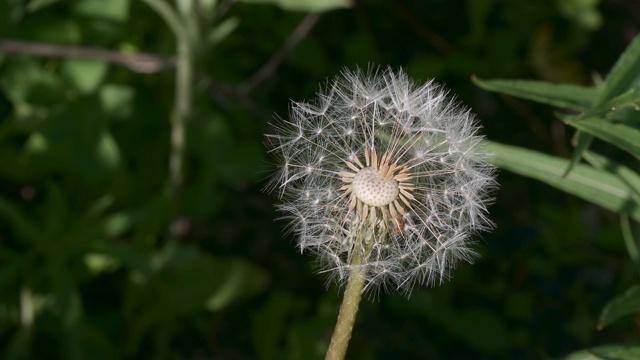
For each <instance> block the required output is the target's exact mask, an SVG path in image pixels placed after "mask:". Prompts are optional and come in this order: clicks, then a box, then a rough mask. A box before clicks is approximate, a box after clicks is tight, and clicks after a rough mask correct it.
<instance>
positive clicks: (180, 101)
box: [143, 0, 194, 202]
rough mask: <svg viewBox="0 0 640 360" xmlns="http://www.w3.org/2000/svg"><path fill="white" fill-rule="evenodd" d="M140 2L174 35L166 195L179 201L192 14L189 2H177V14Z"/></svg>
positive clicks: (151, 0) (154, 2)
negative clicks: (167, 192) (174, 76)
mask: <svg viewBox="0 0 640 360" xmlns="http://www.w3.org/2000/svg"><path fill="white" fill-rule="evenodd" d="M143 1H144V2H145V3H147V5H149V6H150V7H151V8H152V9H153V10H154V11H155V12H156V13H157V14H158V15H160V17H162V19H163V20H164V21H165V22H166V23H167V25H168V26H169V28H170V29H171V31H172V32H173V34H174V36H175V38H176V48H177V49H176V85H175V94H174V102H173V110H172V114H171V142H170V143H171V148H170V153H169V194H170V196H171V198H172V199H173V200H174V201H177V202H179V200H180V197H181V192H182V185H183V181H184V176H183V172H184V170H183V158H184V144H185V127H186V122H187V119H188V118H189V116H190V115H191V108H192V103H191V102H192V88H191V87H192V82H193V58H192V57H193V53H192V48H191V46H192V41H191V38H190V35H189V31H188V29H187V25H188V24H187V22H188V21H190V19H192V18H193V15H194V14H193V13H192V7H191V6H190V4H189V2H188V1H187V2H183V3H180V2H177V3H176V5H177V6H178V8H179V9H181V10H183V11H184V12H183V13H181V14H180V15H178V14H177V13H176V11H175V10H174V9H172V8H171V7H170V6H169V4H167V3H166V2H164V1H160V0H143ZM185 12H186V13H185Z"/></svg>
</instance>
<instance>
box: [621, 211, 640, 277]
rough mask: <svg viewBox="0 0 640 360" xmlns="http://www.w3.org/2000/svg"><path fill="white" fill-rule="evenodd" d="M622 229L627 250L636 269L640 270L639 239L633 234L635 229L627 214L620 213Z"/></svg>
mask: <svg viewBox="0 0 640 360" xmlns="http://www.w3.org/2000/svg"><path fill="white" fill-rule="evenodd" d="M620 229H621V230H622V238H623V239H624V244H625V246H626V247H627V252H628V253H629V257H630V258H631V261H633V265H635V267H636V270H638V271H640V248H639V247H638V241H636V239H635V238H634V236H633V230H632V229H631V220H629V217H628V216H627V215H626V214H621V215H620Z"/></svg>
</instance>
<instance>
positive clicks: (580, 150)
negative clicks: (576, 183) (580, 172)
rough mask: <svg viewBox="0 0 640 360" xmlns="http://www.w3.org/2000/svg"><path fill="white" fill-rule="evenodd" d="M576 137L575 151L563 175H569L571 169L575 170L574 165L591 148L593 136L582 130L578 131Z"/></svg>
mask: <svg viewBox="0 0 640 360" xmlns="http://www.w3.org/2000/svg"><path fill="white" fill-rule="evenodd" d="M574 139H575V148H574V149H573V153H571V161H570V162H569V166H568V167H567V169H566V170H565V171H564V174H562V176H563V177H565V176H567V175H568V174H569V173H570V172H571V170H573V167H574V166H576V164H578V163H579V162H580V159H582V155H583V154H584V152H585V151H587V149H589V146H591V142H592V141H593V136H591V135H589V134H585V133H584V132H582V131H576V133H575V135H574Z"/></svg>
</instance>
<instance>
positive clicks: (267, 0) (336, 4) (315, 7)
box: [239, 0, 352, 12]
mask: <svg viewBox="0 0 640 360" xmlns="http://www.w3.org/2000/svg"><path fill="white" fill-rule="evenodd" d="M239 2H244V3H249V4H272V5H276V6H279V7H281V8H282V9H284V10H289V11H305V12H322V11H329V10H334V9H341V8H348V7H351V6H352V0H239Z"/></svg>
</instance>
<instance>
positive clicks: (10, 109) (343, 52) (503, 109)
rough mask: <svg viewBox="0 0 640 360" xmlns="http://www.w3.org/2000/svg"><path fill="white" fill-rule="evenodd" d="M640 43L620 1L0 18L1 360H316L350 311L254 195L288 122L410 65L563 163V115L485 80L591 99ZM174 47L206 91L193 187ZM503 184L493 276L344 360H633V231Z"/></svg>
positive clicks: (502, 134)
mask: <svg viewBox="0 0 640 360" xmlns="http://www.w3.org/2000/svg"><path fill="white" fill-rule="evenodd" d="M189 5H191V7H190V6H189ZM163 9H164V10H163ZM167 9H168V10H167ZM306 11H322V12H321V13H320V14H319V15H314V14H312V15H308V14H306ZM167 14H169V15H167ZM638 24H640V13H639V12H638V9H637V6H636V5H635V4H634V2H632V1H617V0H602V1H593V0H591V1H585V0H553V1H551V0H550V1H540V2H538V1H535V2H534V1H528V0H503V1H499V0H469V1H467V2H462V1H460V2H453V3H452V2H448V1H438V0H429V1H394V2H384V1H375V0H369V1H358V2H355V3H354V2H351V1H340V0H305V1H282V0H281V1H275V0H273V1H267V0H263V1H257V0H252V1H248V0H247V1H240V0H238V1H228V0H218V1H216V0H200V1H176V2H175V3H174V2H172V1H169V0H147V1H144V2H142V1H132V0H75V1H64V0H8V1H3V2H0V357H2V358H6V359H121V358H125V359H137V358H140V359H150V358H156V359H196V358H212V359H263V360H268V359H316V358H322V357H323V355H324V351H325V349H326V346H327V342H328V338H329V335H330V332H331V329H332V326H333V324H334V321H335V317H336V314H337V309H338V306H339V294H338V292H337V291H336V289H335V288H334V287H333V286H328V288H326V287H325V286H324V284H323V283H322V279H321V278H319V277H318V276H317V275H316V274H314V273H313V265H312V260H313V259H310V258H309V257H307V256H304V255H302V256H301V255H300V254H298V253H297V252H296V251H295V248H294V245H293V242H292V240H291V239H290V238H289V235H288V234H283V232H282V228H283V227H284V224H283V223H282V222H274V221H273V219H274V217H275V216H276V215H275V213H274V211H273V210H272V206H271V203H272V202H273V200H274V199H272V198H271V197H270V196H267V195H264V194H262V193H261V191H260V190H261V187H262V186H263V184H264V182H263V180H264V179H265V178H266V177H267V176H268V174H269V171H270V169H269V167H270V166H269V163H268V157H267V154H266V153H265V150H264V149H263V146H262V142H263V135H262V134H263V133H265V132H267V130H268V127H269V121H270V119H271V118H272V117H273V116H274V115H273V114H274V113H276V114H279V116H283V117H284V116H286V113H287V106H288V102H289V99H293V100H300V99H304V98H310V97H312V95H313V93H314V92H315V91H316V90H317V88H318V84H321V83H323V82H324V80H325V79H326V78H327V77H331V76H333V75H334V74H336V73H337V72H338V71H340V69H341V68H343V67H344V66H347V67H354V66H356V65H360V66H366V64H367V63H370V62H373V63H380V64H389V65H392V66H403V67H406V69H407V70H408V72H409V75H410V76H412V77H413V78H415V79H416V80H418V81H420V80H425V79H428V78H430V77H437V80H438V81H439V82H441V83H444V84H446V85H447V86H448V87H449V88H451V89H452V92H453V93H455V94H457V96H458V98H459V99H461V100H462V101H463V102H464V103H465V104H466V105H468V106H470V107H471V108H472V109H473V110H474V112H476V113H477V114H478V117H479V119H480V121H481V124H482V125H483V126H484V133H485V134H486V135H487V136H488V138H490V139H492V140H495V141H498V142H504V143H509V144H514V145H518V146H521V147H526V148H530V149H536V150H539V151H543V152H546V153H551V154H554V155H555V156H559V157H564V158H570V157H571V153H572V149H571V148H570V147H569V146H568V144H569V143H570V139H571V134H570V133H569V132H567V131H566V129H565V126H564V125H563V124H562V122H560V121H558V120H554V116H553V114H552V112H551V110H550V109H549V108H548V107H547V106H539V105H536V104H532V103H529V102H525V101H521V100H517V99H514V98H511V97H506V96H502V97H500V96H497V95H495V94H490V93H488V92H485V91H483V90H481V89H479V88H478V87H475V86H473V84H472V83H471V81H470V76H471V75H474V74H475V75H477V76H478V77H479V78H483V79H488V78H509V79H514V78H527V79H532V80H542V81H547V82H563V83H569V84H573V86H575V87H576V88H578V87H585V86H587V85H590V84H592V83H593V81H595V82H596V83H598V82H599V81H600V79H601V78H603V77H604V74H607V73H608V72H609V70H610V69H611V67H612V66H613V64H614V63H615V62H616V59H617V58H618V56H619V55H620V54H621V53H622V51H623V50H624V49H625V48H627V46H628V45H629V43H630V42H631V39H632V38H633V36H634V35H635V34H637V33H638ZM176 34H178V35H179V36H178V37H176ZM180 44H183V45H184V44H186V45H187V46H188V49H189V50H190V53H189V54H190V55H191V56H192V58H191V61H190V62H189V67H190V68H191V70H193V81H192V82H189V85H190V86H189V88H190V89H191V90H192V94H191V95H190V96H189V97H188V103H189V110H190V111H189V112H188V114H187V116H186V118H185V119H183V120H184V127H185V129H186V137H185V148H184V150H183V152H182V159H183V166H182V169H181V172H182V176H183V177H184V183H183V184H182V185H181V186H178V187H176V186H175V184H174V183H172V180H171V173H170V171H169V166H168V161H169V160H168V159H169V157H170V154H171V153H172V151H173V150H174V143H173V142H172V132H173V131H174V130H173V128H172V119H174V116H175V114H176V105H175V103H174V102H175V99H176V92H175V87H176V83H177V82H179V80H180V75H177V73H176V64H179V62H180V61H181V59H183V58H182V57H181V56H182V55H181V53H180V51H178V50H179V46H180ZM542 93H543V94H544V93H547V90H543V91H542ZM575 94H576V97H577V98H578V99H577V100H576V99H573V100H572V101H574V103H575V101H580V98H581V97H580V96H581V95H584V96H589V94H588V90H587V93H586V94H585V93H582V92H579V93H575ZM553 105H558V104H553ZM563 106H567V105H566V104H565V105H563ZM568 107H571V106H568ZM576 109H577V110H579V111H584V110H586V109H588V107H585V108H576ZM621 116H626V115H625V114H622V113H621ZM587 130H588V129H584V131H587ZM631 145H633V144H631ZM636 145H637V144H636ZM592 149H595V150H597V151H598V152H599V153H600V154H603V155H606V156H607V157H608V158H610V159H614V160H616V162H617V163H620V164H623V165H627V164H633V163H632V162H631V161H633V160H634V159H632V158H630V156H628V155H626V154H625V153H623V152H622V151H620V150H618V149H616V148H615V147H611V146H608V145H607V144H606V143H605V142H602V141H598V140H593V143H592ZM636 164H637V163H636ZM627 167H629V168H631V169H632V170H637V169H635V168H632V167H630V166H627ZM574 171H575V172H576V173H578V172H579V171H580V170H579V169H578V168H575V169H574ZM500 183H501V189H500V191H499V193H497V202H496V204H495V205H494V206H493V207H492V209H491V214H492V218H493V219H494V221H495V222H496V225H497V227H496V230H495V231H494V232H493V233H491V234H488V235H485V237H484V239H483V241H482V242H481V244H479V245H478V251H479V252H481V254H482V258H481V259H480V260H479V261H478V263H477V264H475V265H473V266H466V267H464V268H461V269H459V271H457V272H456V273H455V275H454V278H453V279H452V280H451V281H450V282H449V283H446V284H444V285H442V286H440V287H437V288H434V289H418V290H416V291H415V292H414V293H413V295H412V297H411V298H410V299H409V300H407V299H405V298H403V297H400V296H395V295H381V296H380V298H378V299H371V300H372V301H364V302H363V304H362V306H361V312H360V315H359V319H358V322H357V324H356V329H355V332H354V337H353V339H352V343H351V345H350V349H349V358H353V359H387V358H403V359H423V358H432V359H450V358H474V359H500V358H519V359H534V358H544V357H556V356H561V355H565V354H567V353H570V352H572V351H574V350H578V349H582V348H587V347H594V346H599V345H603V344H611V343H625V344H632V343H633V342H634V341H638V336H639V334H640V333H639V332H638V328H637V325H636V324H635V323H634V322H633V321H632V319H631V318H629V317H627V318H623V319H622V320H620V321H617V322H615V323H613V324H612V325H610V326H607V327H606V328H604V329H603V330H601V331H598V330H597V329H596V326H597V325H598V324H599V321H600V323H603V321H602V319H601V320H599V315H600V311H601V310H602V308H603V307H604V306H605V305H606V304H607V303H608V302H609V300H611V299H612V298H614V296H616V295H620V294H624V293H625V291H626V290H627V289H628V288H630V287H631V286H632V285H633V284H636V283H637V282H638V281H637V277H638V272H637V269H636V268H635V267H634V265H633V262H631V261H629V260H628V255H627V252H626V250H625V242H624V240H623V238H624V236H623V231H621V228H620V224H619V222H618V219H617V216H616V215H615V214H614V213H612V212H611V211H608V210H603V209H602V208H601V207H598V206H594V205H591V204H589V203H587V202H584V201H582V200H580V199H578V198H576V197H573V196H571V195H567V194H565V193H562V192H560V191H558V190H555V189H553V188H551V187H549V186H547V185H545V184H542V183H540V182H536V181H533V180H530V179H526V178H523V177H519V176H516V175H513V174H511V173H508V172H503V173H502V174H501V175H500ZM601 205H602V204H601ZM630 216H631V215H630ZM632 217H633V216H632ZM633 218H635V217H633ZM636 219H637V218H636ZM623 230H624V228H623ZM636 234H637V233H636ZM629 291H631V292H632V295H633V294H634V292H633V291H634V288H631V290H629ZM635 292H637V290H635ZM616 306H617V304H616V303H612V304H610V306H609V312H610V313H611V312H613V313H614V314H615V313H616V311H617V312H618V313H619V314H621V313H620V312H619V307H616ZM622 313H624V311H623V312H622ZM605 320H607V319H606V318H605ZM604 323H608V320H607V321H604ZM599 349H600V350H598V351H601V352H602V356H615V354H614V353H613V352H612V351H615V349H614V350H611V349H610V348H607V347H604V348H599ZM593 354H596V355H597V354H598V353H597V352H595V353H594V352H591V353H585V355H584V356H583V357H578V356H580V354H578V355H575V356H576V357H575V358H576V359H582V358H585V359H586V358H589V357H587V356H592V355H593ZM611 354H613V355H611ZM594 356H595V355H594ZM571 359H574V358H571Z"/></svg>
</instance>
